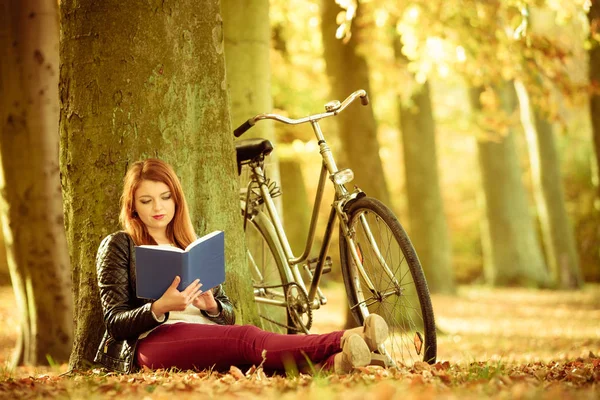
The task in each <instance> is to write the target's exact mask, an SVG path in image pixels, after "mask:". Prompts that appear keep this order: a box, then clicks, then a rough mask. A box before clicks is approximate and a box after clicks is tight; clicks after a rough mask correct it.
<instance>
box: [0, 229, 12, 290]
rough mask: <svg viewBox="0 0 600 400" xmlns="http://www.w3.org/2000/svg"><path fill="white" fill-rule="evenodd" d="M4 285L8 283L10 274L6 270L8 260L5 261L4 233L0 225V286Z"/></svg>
mask: <svg viewBox="0 0 600 400" xmlns="http://www.w3.org/2000/svg"><path fill="white" fill-rule="evenodd" d="M4 285H10V274H9V272H8V262H7V261H6V244H5V242H4V233H3V232H2V228H1V227H0V286H4Z"/></svg>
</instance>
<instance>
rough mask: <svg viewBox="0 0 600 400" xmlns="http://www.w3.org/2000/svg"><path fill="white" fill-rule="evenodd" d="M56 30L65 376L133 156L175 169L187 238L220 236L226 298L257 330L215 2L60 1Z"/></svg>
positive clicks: (90, 337)
mask: <svg viewBox="0 0 600 400" xmlns="http://www.w3.org/2000/svg"><path fill="white" fill-rule="evenodd" d="M107 21H110V23H107ZM61 24H62V40H61V92H60V94H61V103H62V108H61V145H62V147H61V172H62V175H63V189H64V193H65V215H66V226H67V237H68V239H69V243H70V245H71V259H72V260H73V265H74V268H73V282H74V293H75V300H76V302H77V307H76V315H75V320H76V337H75V346H74V349H73V353H72V354H71V361H70V364H71V367H74V368H80V367H82V366H84V365H85V364H86V360H91V359H92V358H93V356H94V354H95V352H96V349H97V345H98V342H99V339H100V335H101V334H102V329H98V326H102V315H101V311H100V304H99V295H98V288H97V283H96V270H95V265H94V257H95V254H96V251H97V248H98V244H99V243H100V240H101V239H102V238H103V237H105V236H106V235H107V234H109V233H110V232H112V231H115V230H117V229H118V223H117V217H118V207H119V196H120V194H121V188H122V186H121V183H122V179H123V176H124V174H125V171H126V170H127V168H128V166H129V165H130V164H131V163H132V162H134V161H136V160H138V159H142V158H147V157H153V156H157V157H159V158H162V159H164V160H165V161H167V162H170V163H171V164H172V165H173V166H174V168H175V170H176V171H177V173H178V175H179V177H180V178H181V181H182V185H183V187H184V189H185V193H186V198H187V200H188V203H189V206H190V212H191V215H192V221H193V223H194V226H195V229H196V233H197V234H198V235H203V234H204V233H206V232H209V231H211V230H214V229H221V230H223V231H225V232H226V250H225V251H226V260H227V261H226V262H227V279H226V289H227V292H228V294H229V295H230V296H231V297H232V299H233V302H234V306H235V308H236V312H237V316H238V323H253V322H257V321H258V318H257V315H256V311H255V307H254V302H253V300H252V290H251V285H250V278H249V273H248V271H247V268H246V263H245V254H244V249H243V246H242V245H240V244H241V243H243V242H244V239H243V232H242V225H241V223H240V218H239V200H238V192H237V178H236V175H237V173H236V166H235V152H234V146H233V140H232V135H231V124H230V119H229V110H228V101H229V100H228V97H227V90H226V89H227V82H226V79H225V61H224V44H223V27H222V18H221V13H220V3H219V1H218V0H209V1H203V2H197V1H193V0H184V1H161V2H159V1H149V2H148V1H140V0H137V1H130V2H121V1H115V0H110V1H104V2H95V1H92V0H84V1H81V0H80V1H75V0H65V1H64V2H63V3H62V5H61ZM91 172H93V173H94V179H93V180H92V179H89V174H90V173H91Z"/></svg>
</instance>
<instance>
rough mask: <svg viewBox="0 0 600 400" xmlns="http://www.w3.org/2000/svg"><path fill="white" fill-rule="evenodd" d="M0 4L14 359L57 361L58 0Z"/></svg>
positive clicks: (60, 313) (63, 270)
mask: <svg viewBox="0 0 600 400" xmlns="http://www.w3.org/2000/svg"><path fill="white" fill-rule="evenodd" d="M0 4H1V7H2V8H1V9H0V52H1V53H0V75H1V80H0V85H1V86H0V87H1V89H2V91H1V92H2V96H0V121H1V125H0V127H1V128H0V129H1V131H0V132H1V136H0V158H1V159H2V170H3V176H2V179H0V186H1V192H2V202H3V203H4V204H3V205H2V209H3V213H2V225H3V233H4V242H5V243H6V255H7V261H8V266H9V270H10V275H11V279H12V284H13V289H14V291H15V296H16V300H17V307H18V309H19V313H20V317H21V329H20V336H19V338H18V344H17V348H16V351H15V353H14V357H13V360H12V362H13V364H28V365H37V364H48V363H49V362H52V361H56V362H62V361H65V360H67V359H68V357H69V353H70V351H71V344H72V310H73V302H72V296H71V284H70V279H69V259H68V252H67V242H66V239H65V232H64V225H63V222H64V218H63V212H62V204H61V201H62V198H61V190H60V179H59V174H58V172H59V169H58V139H59V137H58V116H59V108H58V36H59V29H58V10H57V3H56V1H53V0H46V1H44V0H24V1H13V0H6V1H2V2H1V3H0Z"/></svg>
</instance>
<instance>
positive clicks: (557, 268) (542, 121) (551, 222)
mask: <svg viewBox="0 0 600 400" xmlns="http://www.w3.org/2000/svg"><path fill="white" fill-rule="evenodd" d="M515 88H516V91H517V96H518V98H519V108H520V110H521V123H522V125H523V130H524V131H525V136H526V138H527V148H528V150H529V162H530V163H531V174H532V178H533V179H532V181H533V182H532V186H533V187H532V190H533V194H534V199H535V202H536V205H537V210H538V216H539V220H540V230H541V233H542V238H543V242H544V245H545V246H544V248H545V253H546V262H547V264H548V269H549V271H550V277H551V278H552V284H553V285H555V286H556V287H559V288H562V289H577V288H579V287H581V285H582V284H583V279H582V276H581V269H580V268H579V258H578V255H577V249H576V245H575V236H574V234H573V229H572V228H571V224H570V221H569V217H568V216H567V209H566V207H565V195H564V190H563V182H562V176H561V173H560V162H559V160H558V154H557V150H556V143H555V140H554V132H553V128H552V124H551V122H550V121H548V119H547V118H546V117H545V115H544V113H543V112H541V111H540V110H539V107H535V106H532V105H531V104H530V102H529V94H528V93H527V88H526V87H525V85H524V84H523V83H522V82H520V81H517V82H515Z"/></svg>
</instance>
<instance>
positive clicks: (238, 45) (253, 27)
mask: <svg viewBox="0 0 600 400" xmlns="http://www.w3.org/2000/svg"><path fill="white" fill-rule="evenodd" d="M221 3H222V4H221V10H222V12H223V24H224V29H225V64H226V68H227V87H228V89H229V98H230V111H231V123H232V128H233V129H235V128H237V127H238V126H240V125H241V124H242V123H243V122H245V121H247V120H248V118H250V117H253V116H255V115H256V114H262V113H268V112H271V110H272V109H273V100H272V97H271V64H270V61H271V60H270V54H269V52H270V50H271V27H270V25H269V1H268V0H243V1H240V0H223V1H222V2H221ZM243 138H244V139H247V138H265V139H269V140H270V141H271V142H272V143H273V144H275V142H276V140H275V129H274V128H273V122H271V121H264V122H261V123H259V124H256V126H254V127H253V128H252V129H250V130H249V131H248V132H246V133H244V136H243ZM277 160H278V157H277V152H273V153H271V155H270V156H269V157H268V158H267V159H266V163H265V164H266V170H267V173H268V174H269V177H270V178H271V179H272V180H274V181H275V182H279V179H280V174H279V164H278V161H277ZM245 183H247V182H246V181H244V182H242V184H245ZM275 205H276V206H277V208H278V210H279V211H281V207H282V206H281V200H280V199H277V198H276V199H275Z"/></svg>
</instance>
